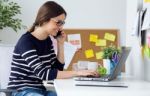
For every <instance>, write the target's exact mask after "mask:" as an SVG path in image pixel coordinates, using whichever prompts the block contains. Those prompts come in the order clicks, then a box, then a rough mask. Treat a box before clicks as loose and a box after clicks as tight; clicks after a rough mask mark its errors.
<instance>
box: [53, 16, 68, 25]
mask: <svg viewBox="0 0 150 96" xmlns="http://www.w3.org/2000/svg"><path fill="white" fill-rule="evenodd" d="M51 20H53V21H54V22H55V23H56V25H57V26H63V25H64V24H65V21H63V20H57V19H54V18H52V19H51Z"/></svg>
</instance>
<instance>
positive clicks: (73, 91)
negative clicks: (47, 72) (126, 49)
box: [54, 77, 150, 96]
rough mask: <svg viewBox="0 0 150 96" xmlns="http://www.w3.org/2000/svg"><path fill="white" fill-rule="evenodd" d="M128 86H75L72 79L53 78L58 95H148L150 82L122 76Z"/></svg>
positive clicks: (149, 94) (149, 93)
mask: <svg viewBox="0 0 150 96" xmlns="http://www.w3.org/2000/svg"><path fill="white" fill-rule="evenodd" d="M122 80H123V81H124V82H125V83H127V84H128V88H120V87H90V86H75V81H74V80H73V79H56V80H54V86H55V90H56V92H57V94H58V96H150V82H146V81H141V80H135V79H131V78H129V77H124V78H123V79H122Z"/></svg>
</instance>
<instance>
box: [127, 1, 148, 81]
mask: <svg viewBox="0 0 150 96" xmlns="http://www.w3.org/2000/svg"><path fill="white" fill-rule="evenodd" d="M142 2H143V0H127V22H126V25H127V26H126V29H127V31H126V32H127V33H126V45H128V46H131V47H132V51H131V54H130V56H129V58H128V61H127V64H126V69H127V70H126V72H127V74H130V75H133V76H134V77H135V78H137V79H145V80H148V81H150V75H149V72H150V70H149V69H150V65H149V63H150V59H149V58H147V57H144V58H143V57H142V54H141V46H140V41H139V38H138V37H136V36H131V33H132V31H133V24H134V20H135V17H136V12H137V6H138V4H139V3H140V4H141V3H142Z"/></svg>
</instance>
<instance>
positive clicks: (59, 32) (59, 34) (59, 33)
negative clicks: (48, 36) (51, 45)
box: [54, 31, 62, 39]
mask: <svg viewBox="0 0 150 96" xmlns="http://www.w3.org/2000/svg"><path fill="white" fill-rule="evenodd" d="M61 32H62V31H58V33H57V35H56V36H54V38H55V39H56V38H57V37H59V36H61Z"/></svg>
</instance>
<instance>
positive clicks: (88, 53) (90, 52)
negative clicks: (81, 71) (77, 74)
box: [85, 49, 94, 58]
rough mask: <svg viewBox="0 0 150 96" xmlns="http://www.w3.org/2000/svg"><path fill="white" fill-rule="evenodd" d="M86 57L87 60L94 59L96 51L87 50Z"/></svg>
mask: <svg viewBox="0 0 150 96" xmlns="http://www.w3.org/2000/svg"><path fill="white" fill-rule="evenodd" d="M85 57H86V58H92V57H94V51H93V50H92V49H89V50H85Z"/></svg>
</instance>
